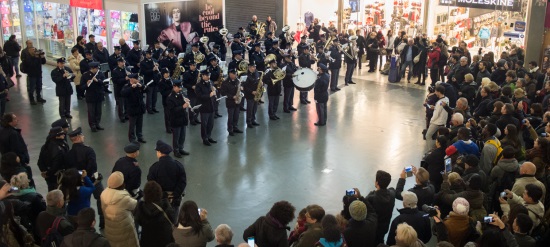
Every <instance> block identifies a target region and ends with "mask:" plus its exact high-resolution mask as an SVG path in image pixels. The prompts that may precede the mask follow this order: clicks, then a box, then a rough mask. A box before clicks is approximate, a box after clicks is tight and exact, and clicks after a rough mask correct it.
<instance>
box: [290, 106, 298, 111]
mask: <svg viewBox="0 0 550 247" xmlns="http://www.w3.org/2000/svg"><path fill="white" fill-rule="evenodd" d="M288 109H289V110H291V111H297V110H298V109H296V108H294V107H293V106H291V107H290V108H288Z"/></svg>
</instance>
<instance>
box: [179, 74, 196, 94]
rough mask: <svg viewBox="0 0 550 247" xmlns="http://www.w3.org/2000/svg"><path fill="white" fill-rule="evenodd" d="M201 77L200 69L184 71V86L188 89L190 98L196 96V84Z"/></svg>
mask: <svg viewBox="0 0 550 247" xmlns="http://www.w3.org/2000/svg"><path fill="white" fill-rule="evenodd" d="M198 79H199V71H198V70H195V71H191V70H186V71H185V72H183V80H182V82H183V87H184V88H185V89H187V97H189V98H196V97H197V94H196V93H195V89H193V87H194V86H196V85H197V81H198Z"/></svg>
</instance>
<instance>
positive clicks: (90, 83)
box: [88, 70, 99, 87]
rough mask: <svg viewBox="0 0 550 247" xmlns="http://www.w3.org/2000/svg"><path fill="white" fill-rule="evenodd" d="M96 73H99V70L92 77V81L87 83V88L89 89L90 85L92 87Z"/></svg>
mask: <svg viewBox="0 0 550 247" xmlns="http://www.w3.org/2000/svg"><path fill="white" fill-rule="evenodd" d="M98 73H99V70H97V72H95V75H94V77H92V79H91V80H90V82H89V83H88V87H89V86H90V85H92V83H94V80H95V77H96V76H97V74H98Z"/></svg>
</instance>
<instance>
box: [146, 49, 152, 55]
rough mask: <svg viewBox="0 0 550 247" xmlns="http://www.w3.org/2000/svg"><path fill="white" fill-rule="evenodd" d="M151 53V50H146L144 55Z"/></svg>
mask: <svg viewBox="0 0 550 247" xmlns="http://www.w3.org/2000/svg"><path fill="white" fill-rule="evenodd" d="M152 53H153V50H151V49H148V50H146V51H145V54H152Z"/></svg>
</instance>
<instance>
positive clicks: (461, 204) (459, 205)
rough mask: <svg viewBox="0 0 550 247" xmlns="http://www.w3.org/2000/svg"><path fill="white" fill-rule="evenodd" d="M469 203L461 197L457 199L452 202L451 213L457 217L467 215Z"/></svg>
mask: <svg viewBox="0 0 550 247" xmlns="http://www.w3.org/2000/svg"><path fill="white" fill-rule="evenodd" d="M469 211H470V203H469V202H468V201H467V200H466V199H464V198H463V197H458V198H456V199H455V200H454V202H453V212H455V213H456V214H459V215H468V212H469Z"/></svg>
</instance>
